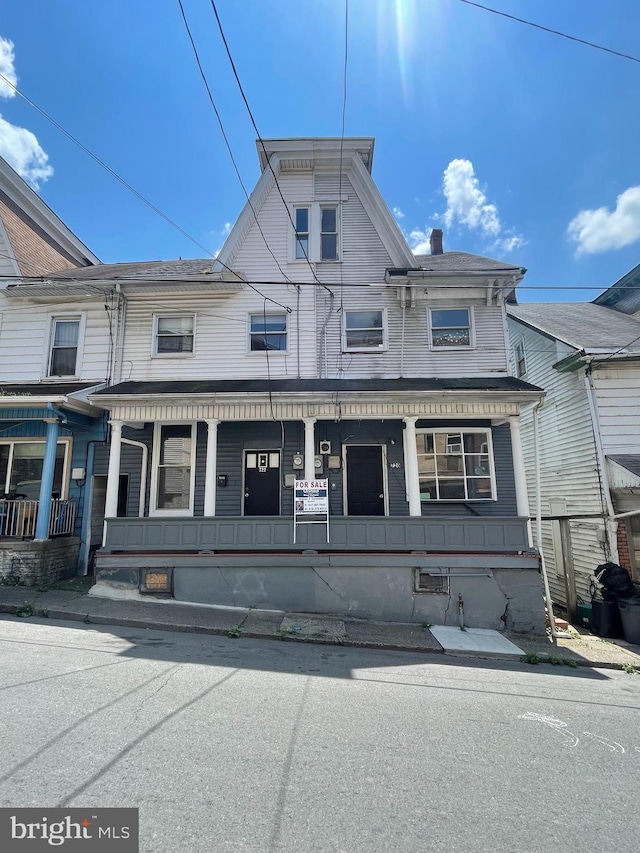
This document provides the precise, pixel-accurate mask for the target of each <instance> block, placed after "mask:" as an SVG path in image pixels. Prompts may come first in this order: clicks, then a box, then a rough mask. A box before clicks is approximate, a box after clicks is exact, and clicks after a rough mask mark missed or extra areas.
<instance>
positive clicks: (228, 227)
mask: <svg viewBox="0 0 640 853" xmlns="http://www.w3.org/2000/svg"><path fill="white" fill-rule="evenodd" d="M230 233H231V223H230V222H225V223H224V228H223V229H222V231H221V232H220V234H221V236H222V237H228V236H229V234H230Z"/></svg>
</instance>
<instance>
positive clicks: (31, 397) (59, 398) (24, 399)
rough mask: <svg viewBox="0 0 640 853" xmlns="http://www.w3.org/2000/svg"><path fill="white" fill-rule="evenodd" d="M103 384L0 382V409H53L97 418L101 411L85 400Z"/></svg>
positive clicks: (50, 411) (52, 411) (52, 410)
mask: <svg viewBox="0 0 640 853" xmlns="http://www.w3.org/2000/svg"><path fill="white" fill-rule="evenodd" d="M103 384H104V383H102V382H101V383H97V382H3V383H2V384H0V409H44V410H47V411H46V414H47V415H49V416H51V415H52V413H53V414H55V409H61V410H66V411H70V412H75V413H77V414H82V415H89V416H91V417H99V416H100V415H101V414H102V410H101V409H100V408H98V406H97V405H91V404H90V403H89V402H88V401H87V395H88V393H89V392H90V391H92V390H94V389H95V390H99V389H100V388H102V386H103Z"/></svg>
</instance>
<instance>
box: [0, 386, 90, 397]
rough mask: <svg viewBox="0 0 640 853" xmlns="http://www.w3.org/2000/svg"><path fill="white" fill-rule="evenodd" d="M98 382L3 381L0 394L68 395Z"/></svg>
mask: <svg viewBox="0 0 640 853" xmlns="http://www.w3.org/2000/svg"><path fill="white" fill-rule="evenodd" d="M99 384H100V383H98V382H2V383H0V395H1V396H3V397H11V396H16V395H17V396H19V397H66V396H67V395H68V394H75V393H77V392H78V391H85V390H86V389H87V388H94V387H95V386H96V385H99Z"/></svg>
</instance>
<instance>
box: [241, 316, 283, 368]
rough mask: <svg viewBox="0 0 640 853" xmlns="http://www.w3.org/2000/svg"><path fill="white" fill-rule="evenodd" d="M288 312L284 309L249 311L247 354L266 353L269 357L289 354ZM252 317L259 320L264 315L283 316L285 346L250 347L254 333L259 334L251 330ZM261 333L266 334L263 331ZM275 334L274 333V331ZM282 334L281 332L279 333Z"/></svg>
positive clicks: (262, 354)
mask: <svg viewBox="0 0 640 853" xmlns="http://www.w3.org/2000/svg"><path fill="white" fill-rule="evenodd" d="M288 316H289V315H288V314H287V313H286V311H284V312H283V311H266V312H264V311H250V312H249V314H248V315H247V355H250V356H264V355H265V353H268V355H269V358H271V357H274V358H279V357H280V356H286V355H288V354H289V331H290V330H289V320H288ZM253 317H258V318H259V319H260V320H264V318H265V317H266V318H267V319H268V318H269V317H284V320H285V329H284V335H285V340H286V346H285V348H284V349H251V341H252V339H253V335H254V334H256V335H257V334H259V333H258V332H252V331H251V319H252V318H253ZM262 334H266V332H263V333H262ZM274 334H275V333H274ZM281 334H282V333H281Z"/></svg>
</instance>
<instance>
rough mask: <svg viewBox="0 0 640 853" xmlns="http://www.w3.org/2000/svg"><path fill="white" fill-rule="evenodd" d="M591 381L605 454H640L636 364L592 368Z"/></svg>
mask: <svg viewBox="0 0 640 853" xmlns="http://www.w3.org/2000/svg"><path fill="white" fill-rule="evenodd" d="M592 379H593V385H594V389H595V396H596V400H597V406H598V421H599V423H600V435H601V436H602V445H603V448H604V452H605V454H615V453H621V454H624V453H630V454H640V430H638V424H640V365H638V363H635V364H634V363H633V362H629V363H628V364H627V365H619V366H618V365H617V366H615V367H614V366H612V365H607V366H606V367H598V366H597V365H594V369H593V373H592Z"/></svg>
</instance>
